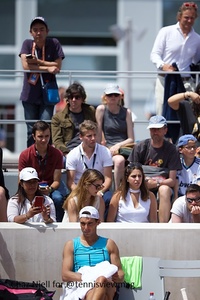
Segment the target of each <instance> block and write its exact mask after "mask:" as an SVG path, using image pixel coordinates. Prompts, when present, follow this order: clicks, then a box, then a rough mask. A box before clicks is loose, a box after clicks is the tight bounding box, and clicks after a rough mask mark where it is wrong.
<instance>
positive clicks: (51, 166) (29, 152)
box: [18, 145, 63, 186]
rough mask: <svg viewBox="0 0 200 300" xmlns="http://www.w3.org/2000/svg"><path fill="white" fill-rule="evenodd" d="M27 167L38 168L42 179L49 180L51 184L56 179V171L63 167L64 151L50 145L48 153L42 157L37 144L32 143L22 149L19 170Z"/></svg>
mask: <svg viewBox="0 0 200 300" xmlns="http://www.w3.org/2000/svg"><path fill="white" fill-rule="evenodd" d="M26 167H32V168H34V169H36V171H37V173H38V176H39V178H40V181H47V182H48V185H49V186H50V185H51V184H52V182H53V181H54V179H53V176H54V171H55V170H56V169H60V170H61V169H62V168H63V155H62V152H61V151H60V150H58V149H56V148H54V147H53V146H50V145H48V149H47V154H46V156H45V157H44V158H42V159H41V156H40V155H38V154H37V152H36V149H35V145H32V146H30V147H28V148H27V149H26V150H24V151H22V152H21V154H20V156H19V166H18V169H19V171H21V170H22V169H23V168H26Z"/></svg>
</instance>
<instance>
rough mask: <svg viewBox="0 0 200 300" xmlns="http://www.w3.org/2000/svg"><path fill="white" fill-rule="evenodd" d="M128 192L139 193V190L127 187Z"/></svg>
mask: <svg viewBox="0 0 200 300" xmlns="http://www.w3.org/2000/svg"><path fill="white" fill-rule="evenodd" d="M129 192H130V193H133V194H137V193H140V190H133V189H129Z"/></svg>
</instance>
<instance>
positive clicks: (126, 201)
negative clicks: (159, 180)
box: [107, 163, 157, 223]
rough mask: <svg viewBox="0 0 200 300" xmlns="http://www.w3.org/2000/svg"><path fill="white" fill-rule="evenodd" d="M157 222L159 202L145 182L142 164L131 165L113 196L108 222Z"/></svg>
mask: <svg viewBox="0 0 200 300" xmlns="http://www.w3.org/2000/svg"><path fill="white" fill-rule="evenodd" d="M114 221H116V222H129V223H131V222H133V223H140V222H152V223H156V222H157V202H156V198H155V195H154V194H153V193H152V192H150V191H149V190H148V188H147V185H146V182H145V175H144V172H143V169H142V165H141V164H140V163H130V164H128V166H127V167H126V169H125V174H124V177H123V179H122V181H121V184H120V186H119V188H118V190H117V191H116V192H115V194H114V195H113V197H112V199H111V201H110V205H109V211H108V217H107V222H114Z"/></svg>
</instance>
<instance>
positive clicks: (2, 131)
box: [0, 105, 15, 151]
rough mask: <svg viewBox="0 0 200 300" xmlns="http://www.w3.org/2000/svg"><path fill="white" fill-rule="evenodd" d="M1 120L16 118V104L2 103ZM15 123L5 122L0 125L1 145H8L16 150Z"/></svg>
mask: <svg viewBox="0 0 200 300" xmlns="http://www.w3.org/2000/svg"><path fill="white" fill-rule="evenodd" d="M0 118H1V120H14V119H15V107H14V105H0ZM14 137H15V125H14V124H4V125H1V127H0V147H6V148H8V149H9V150H10V151H14V142H13V141H14Z"/></svg>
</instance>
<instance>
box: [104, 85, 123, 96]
mask: <svg viewBox="0 0 200 300" xmlns="http://www.w3.org/2000/svg"><path fill="white" fill-rule="evenodd" d="M104 93H105V94H106V95H109V94H119V95H121V92H120V89H119V86H118V85H117V84H115V83H109V84H107V86H106V88H105V90H104Z"/></svg>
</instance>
